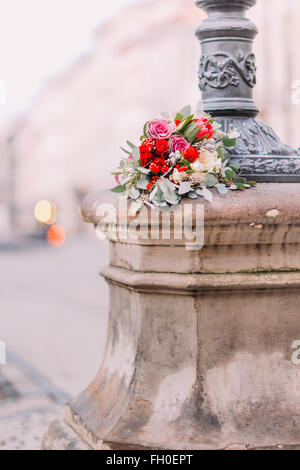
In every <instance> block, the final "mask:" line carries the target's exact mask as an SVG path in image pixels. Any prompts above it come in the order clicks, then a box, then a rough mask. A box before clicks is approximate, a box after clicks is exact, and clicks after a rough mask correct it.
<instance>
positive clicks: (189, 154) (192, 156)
mask: <svg viewBox="0 0 300 470" xmlns="http://www.w3.org/2000/svg"><path fill="white" fill-rule="evenodd" d="M183 158H185V159H186V160H187V161H189V162H190V163H193V162H194V161H195V160H197V158H199V153H198V150H197V149H195V147H192V146H190V147H188V148H187V149H186V150H185V151H184V152H183Z"/></svg>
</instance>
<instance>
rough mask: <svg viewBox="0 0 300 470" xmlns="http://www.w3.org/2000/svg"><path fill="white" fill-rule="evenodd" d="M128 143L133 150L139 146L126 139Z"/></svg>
mask: <svg viewBox="0 0 300 470" xmlns="http://www.w3.org/2000/svg"><path fill="white" fill-rule="evenodd" d="M126 144H127V145H128V147H130V148H131V149H132V150H134V149H136V148H138V147H137V146H136V145H134V144H133V143H132V142H130V141H129V140H126Z"/></svg>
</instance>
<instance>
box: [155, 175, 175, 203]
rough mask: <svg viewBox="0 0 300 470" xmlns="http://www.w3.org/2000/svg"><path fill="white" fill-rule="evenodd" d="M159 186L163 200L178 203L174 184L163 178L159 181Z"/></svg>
mask: <svg viewBox="0 0 300 470" xmlns="http://www.w3.org/2000/svg"><path fill="white" fill-rule="evenodd" d="M159 188H160V189H161V191H162V193H163V195H164V197H165V200H166V201H167V202H168V203H169V204H178V202H179V199H180V198H179V197H178V194H177V193H176V187H175V185H174V184H173V183H171V181H170V180H168V179H164V180H162V181H160V183H159Z"/></svg>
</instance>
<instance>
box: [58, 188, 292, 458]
mask: <svg viewBox="0 0 300 470" xmlns="http://www.w3.org/2000/svg"><path fill="white" fill-rule="evenodd" d="M299 196H300V187H299V185H297V184H288V185H285V184H265V185H259V186H258V188H257V189H255V190H253V191H251V190H250V191H245V192H239V193H236V192H234V193H231V194H230V195H228V197H225V198H222V197H221V196H216V197H215V201H214V204H208V203H204V205H205V246H204V248H203V250H198V251H192V252H189V251H187V250H185V249H184V246H183V245H182V246H177V245H176V243H174V240H170V241H169V242H167V241H166V240H155V243H151V240H150V241H145V240H136V241H135V242H134V243H131V242H128V241H127V242H126V241H122V242H120V241H112V242H111V263H110V266H109V267H107V268H104V269H102V271H101V272H102V275H103V276H104V277H105V278H106V280H107V282H108V283H109V285H110V306H111V307H110V324H109V331H108V339H107V348H106V354H105V359H104V361H103V364H102V366H101V369H100V371H99V373H98V375H97V377H96V378H95V380H94V381H93V382H92V384H91V385H90V387H88V389H87V390H86V391H84V392H83V393H82V394H81V395H80V396H79V397H78V398H76V399H75V400H74V401H72V402H71V403H70V404H69V405H68V406H67V408H66V421H67V422H68V423H69V425H70V426H71V427H72V428H73V429H75V431H76V432H77V433H78V435H80V436H81V437H82V438H83V440H84V442H86V443H88V445H89V446H90V447H91V448H94V449H104V448H109V449H132V448H136V449H138V448H152V449H159V448H162V449H225V448H226V449H241V448H243V449H252V448H276V449H280V448H290V447H293V448H297V446H299V444H300V426H299V425H300V420H299V416H300V405H299V399H298V395H299V393H298V389H299V386H300V368H299V367H300V366H298V365H297V362H295V361H292V355H293V353H295V349H293V343H294V341H295V340H300V322H299V309H300V266H299V256H298V254H299V243H300V237H299V229H298V227H299V218H300V210H299V209H300V207H299V206H300V198H299ZM101 201H102V202H103V195H101V194H97V195H94V196H91V197H90V198H88V199H87V200H86V201H85V202H84V204H83V207H82V212H83V216H84V218H85V220H87V221H90V222H92V223H97V222H99V218H97V216H96V215H95V213H96V210H97V206H98V204H99V202H101ZM201 202H203V201H201V200H197V201H189V202H188V203H189V204H192V205H193V207H194V208H195V207H196V204H200V203H201ZM259 271H264V272H259Z"/></svg>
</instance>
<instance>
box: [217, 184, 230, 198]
mask: <svg viewBox="0 0 300 470" xmlns="http://www.w3.org/2000/svg"><path fill="white" fill-rule="evenodd" d="M216 188H217V190H218V193H219V194H222V195H225V194H227V193H228V189H227V188H226V186H225V184H221V183H219V184H217V185H216Z"/></svg>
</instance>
